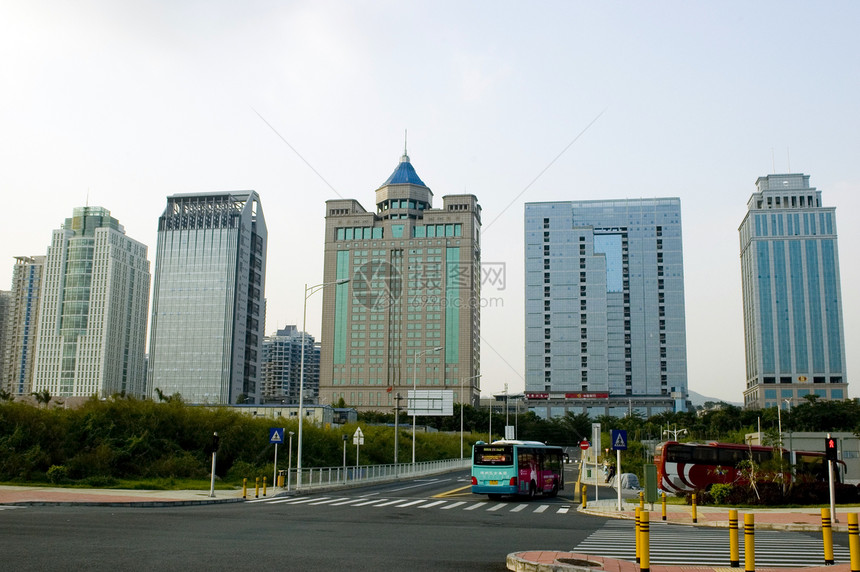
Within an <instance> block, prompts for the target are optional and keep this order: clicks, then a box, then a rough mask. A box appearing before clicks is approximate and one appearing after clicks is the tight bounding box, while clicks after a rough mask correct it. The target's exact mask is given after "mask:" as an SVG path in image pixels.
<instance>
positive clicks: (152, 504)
mask: <svg viewBox="0 0 860 572" xmlns="http://www.w3.org/2000/svg"><path fill="white" fill-rule="evenodd" d="M273 498H274V497H273ZM233 502H246V501H245V499H243V498H241V497H239V498H229V499H205V500H176V501H170V500H161V501H117V502H113V501H19V502H6V503H3V506H105V507H138V508H163V507H170V506H192V505H206V504H223V503H233Z"/></svg>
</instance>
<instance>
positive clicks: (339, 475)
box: [286, 459, 471, 490]
mask: <svg viewBox="0 0 860 572" xmlns="http://www.w3.org/2000/svg"><path fill="white" fill-rule="evenodd" d="M470 463H471V459H446V460H443V461H425V462H421V463H415V464H412V463H399V464H397V465H360V466H357V467H356V466H347V467H346V468H344V467H343V466H340V467H314V468H310V469H302V471H301V474H299V473H298V471H297V470H296V469H292V470H291V471H290V474H289V475H288V476H287V483H286V484H287V487H286V488H287V490H309V489H320V488H329V487H338V486H344V485H357V484H367V483H375V482H383V481H395V480H397V479H404V478H414V477H421V476H425V475H434V474H438V473H445V472H448V471H455V470H457V469H465V468H468V467H469V466H470Z"/></svg>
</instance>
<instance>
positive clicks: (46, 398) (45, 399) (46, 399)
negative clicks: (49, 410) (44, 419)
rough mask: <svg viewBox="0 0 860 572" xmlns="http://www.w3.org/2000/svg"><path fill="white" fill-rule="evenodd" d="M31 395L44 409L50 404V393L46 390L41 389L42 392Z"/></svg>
mask: <svg viewBox="0 0 860 572" xmlns="http://www.w3.org/2000/svg"><path fill="white" fill-rule="evenodd" d="M32 395H33V397H35V398H36V402H37V403H40V404H43V405H44V406H45V407H47V406H48V403H50V402H51V392H50V391H48V390H47V389H43V390H42V391H34V392H33V393H32Z"/></svg>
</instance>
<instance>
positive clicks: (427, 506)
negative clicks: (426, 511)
mask: <svg viewBox="0 0 860 572" xmlns="http://www.w3.org/2000/svg"><path fill="white" fill-rule="evenodd" d="M446 502H447V501H443V500H437V501H433V502H431V503H428V504H422V505H421V506H419V507H418V508H430V507H432V506H439V505H440V504H445V503H446Z"/></svg>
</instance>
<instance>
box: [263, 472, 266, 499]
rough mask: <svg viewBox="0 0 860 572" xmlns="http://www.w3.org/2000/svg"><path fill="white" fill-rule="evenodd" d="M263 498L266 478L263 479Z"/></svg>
mask: <svg viewBox="0 0 860 572" xmlns="http://www.w3.org/2000/svg"><path fill="white" fill-rule="evenodd" d="M263 496H266V477H263Z"/></svg>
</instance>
